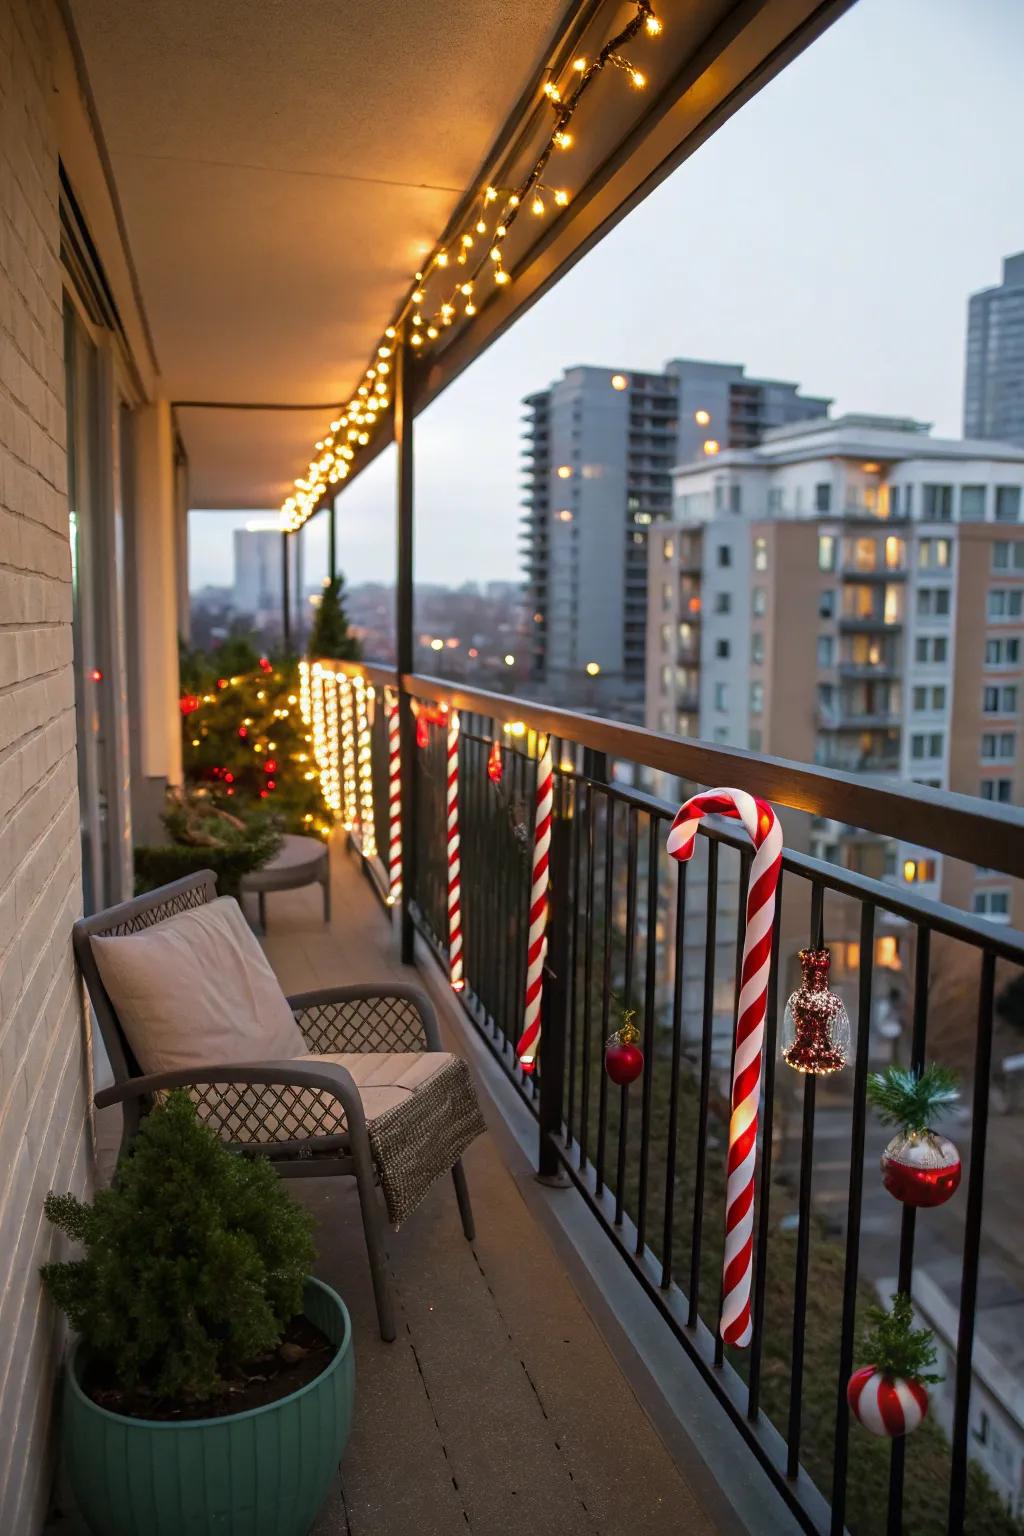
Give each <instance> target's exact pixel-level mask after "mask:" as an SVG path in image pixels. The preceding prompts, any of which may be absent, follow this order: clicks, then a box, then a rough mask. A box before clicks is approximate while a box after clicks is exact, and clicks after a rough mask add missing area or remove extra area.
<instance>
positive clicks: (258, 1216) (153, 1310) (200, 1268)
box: [42, 1089, 314, 1403]
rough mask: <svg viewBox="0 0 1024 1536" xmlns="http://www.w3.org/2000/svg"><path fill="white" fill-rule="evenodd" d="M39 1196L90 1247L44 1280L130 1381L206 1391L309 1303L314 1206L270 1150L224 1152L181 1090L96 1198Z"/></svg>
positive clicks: (96, 1358)
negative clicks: (267, 1155)
mask: <svg viewBox="0 0 1024 1536" xmlns="http://www.w3.org/2000/svg"><path fill="white" fill-rule="evenodd" d="M44 1208H45V1211H46V1215H47V1216H48V1217H49V1219H50V1221H52V1222H53V1223H54V1225H55V1226H57V1227H59V1228H60V1230H61V1231H62V1232H64V1233H66V1234H67V1236H68V1237H70V1238H72V1239H73V1240H74V1241H75V1242H78V1243H81V1244H82V1246H83V1247H84V1249H85V1257H84V1258H81V1259H74V1260H71V1261H70V1262H65V1263H56V1264H46V1265H44V1266H43V1269H42V1276H43V1281H44V1283H45V1285H46V1287H47V1290H48V1291H49V1292H50V1295H51V1296H52V1297H53V1299H54V1301H55V1302H56V1303H57V1305H58V1306H59V1307H60V1308H61V1310H62V1311H63V1312H65V1313H67V1316H68V1319H69V1321H70V1323H71V1326H72V1327H73V1328H74V1329H75V1330H76V1332H77V1333H79V1334H80V1335H81V1337H82V1340H83V1343H84V1346H85V1349H86V1351H87V1354H88V1358H89V1360H90V1362H91V1363H92V1364H93V1365H94V1366H95V1367H96V1369H97V1370H98V1371H99V1372H101V1373H102V1376H103V1378H104V1380H109V1381H110V1382H111V1383H112V1384H113V1385H115V1386H117V1387H118V1388H120V1389H122V1390H124V1391H126V1392H128V1393H132V1394H136V1395H138V1396H139V1397H142V1398H171V1399H174V1400H175V1401H178V1402H186V1403H187V1402H202V1401H205V1400H207V1399H209V1398H210V1397H212V1396H214V1395H215V1394H216V1393H217V1391H218V1390H219V1389H221V1388H222V1387H223V1386H224V1382H225V1377H226V1376H228V1375H230V1374H231V1373H232V1371H236V1370H237V1368H238V1367H239V1366H241V1365H243V1364H244V1363H245V1362H246V1361H250V1360H253V1359H256V1358H258V1357H259V1356H261V1355H265V1354H268V1353H269V1352H270V1351H271V1350H273V1349H275V1348H276V1347H277V1345H278V1344H279V1343H280V1340H281V1335H282V1333H283V1330H284V1328H285V1326H286V1324H287V1323H288V1322H289V1320H290V1319H291V1318H292V1317H294V1316H296V1315H297V1314H298V1313H299V1312H300V1311H301V1310H302V1291H303V1281H304V1279H305V1276H306V1275H307V1274H308V1273H309V1271H310V1268H311V1267H312V1263H313V1258H314V1249H313V1239H312V1218H311V1217H310V1216H309V1214H308V1212H306V1211H304V1210H303V1209H302V1207H301V1206H298V1205H296V1204H295V1202H294V1201H293V1200H292V1199H291V1197H290V1196H289V1195H288V1194H287V1192H286V1191H285V1189H284V1186H283V1185H282V1184H281V1182H280V1181H279V1179H278V1177H277V1175H276V1174H275V1173H274V1170H273V1168H272V1167H271V1166H270V1164H269V1162H267V1161H266V1160H265V1159H262V1158H261V1159H246V1158H242V1157H239V1156H237V1155H236V1154H234V1153H231V1152H229V1151H228V1150H227V1148H226V1147H225V1146H224V1145H223V1143H222V1142H221V1141H220V1140H219V1139H218V1137H217V1136H216V1135H215V1134H214V1132H213V1131H212V1130H211V1129H210V1128H209V1126H205V1125H203V1124H202V1123H201V1121H200V1120H199V1119H198V1117H197V1114H196V1109H195V1106H194V1104H193V1103H192V1101H191V1099H190V1098H189V1097H188V1095H187V1094H186V1093H185V1092H184V1090H180V1089H179V1090H177V1091H176V1092H174V1093H172V1094H170V1095H169V1096H168V1098H167V1099H166V1100H165V1101H164V1103H163V1104H161V1105H159V1106H158V1107H157V1108H156V1109H155V1110H153V1112H152V1113H151V1114H150V1115H148V1116H147V1117H146V1119H145V1120H144V1121H143V1123H142V1126H141V1128H140V1130H139V1133H138V1136H137V1138H136V1141H135V1145H134V1148H133V1150H132V1152H131V1154H130V1156H129V1157H128V1158H126V1159H125V1160H124V1162H122V1164H121V1166H120V1169H119V1171H118V1179H117V1183H116V1184H115V1185H114V1187H113V1188H112V1189H106V1190H102V1191H101V1192H100V1193H99V1194H98V1195H97V1196H96V1199H95V1200H94V1201H93V1203H92V1205H85V1204H83V1203H82V1201H80V1200H78V1199H76V1197H75V1196H74V1195H70V1194H68V1195H55V1194H53V1193H51V1194H49V1195H48V1196H47V1198H46V1204H45V1207H44Z"/></svg>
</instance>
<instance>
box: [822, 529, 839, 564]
mask: <svg viewBox="0 0 1024 1536" xmlns="http://www.w3.org/2000/svg"><path fill="white" fill-rule="evenodd" d="M835 568H836V541H835V539H834V537H833V536H832V534H831V533H823V534H821V535H820V537H819V539H818V569H819V571H834V570H835Z"/></svg>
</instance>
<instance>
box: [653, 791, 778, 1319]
mask: <svg viewBox="0 0 1024 1536" xmlns="http://www.w3.org/2000/svg"><path fill="white" fill-rule="evenodd" d="M702 816H733V817H735V818H736V819H737V820H738V821H741V822H742V823H743V825H744V827H745V828H746V830H747V832H748V833H749V834H750V840H751V842H752V843H753V845H754V849H755V853H754V861H753V863H752V865H751V867H750V887H749V890H748V893H747V927H746V932H745V934H744V936H743V961H742V966H741V969H740V996H739V1007H738V1009H737V1018H736V1057H735V1061H734V1064H733V1073H732V1114H731V1116H730V1119H729V1161H728V1175H727V1179H726V1191H725V1257H724V1262H723V1273H722V1293H723V1295H722V1321H721V1325H720V1326H721V1334H722V1338H723V1339H724V1340H725V1342H726V1343H727V1344H749V1343H750V1335H751V1331H752V1330H751V1321H750V1275H751V1267H752V1262H751V1261H752V1258H753V1251H754V1161H755V1158H756V1155H757V1112H758V1103H759V1100H760V1097H761V1053H762V1048H763V1044H764V1019H765V1013H766V1011H767V1007H768V973H769V969H770V966H771V952H772V923H773V921H774V918H775V892H776V889H777V887H778V884H779V874H780V872H781V870H782V828H781V826H780V825H779V821H778V818H777V817H776V815H775V812H774V811H773V810H772V808H771V806H770V805H769V804H768V802H767V801H766V800H755V799H754V796H753V795H748V794H747V793H746V792H745V791H744V790H742V789H711V790H708V791H707V793H706V794H703V795H694V796H693V798H692V799H690V800H687V802H686V804H685V805H683V806H681V807H680V809H679V811H678V813H677V815H676V819H675V821H674V822H673V823H672V828H671V831H670V832H669V834H668V851H669V853H670V854H671V855H672V857H673V858H676V859H680V860H684V859H688V858H689V857H690V855H691V854H692V853H693V848H694V843H695V841H696V836H697V826H698V823H699V822H700V819H701V817H702Z"/></svg>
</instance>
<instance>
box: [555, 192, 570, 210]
mask: <svg viewBox="0 0 1024 1536" xmlns="http://www.w3.org/2000/svg"><path fill="white" fill-rule="evenodd" d="M568 201H569V194H568V192H563V191H562V190H561V189H559V191H557V192H556V193H555V202H556V203H557V204H558V206H559V208H564V207H565V206H566V204H567V203H568Z"/></svg>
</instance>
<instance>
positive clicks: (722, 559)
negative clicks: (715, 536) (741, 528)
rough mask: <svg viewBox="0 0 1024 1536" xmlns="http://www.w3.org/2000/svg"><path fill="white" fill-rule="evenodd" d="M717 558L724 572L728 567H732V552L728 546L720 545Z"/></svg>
mask: <svg viewBox="0 0 1024 1536" xmlns="http://www.w3.org/2000/svg"><path fill="white" fill-rule="evenodd" d="M716 558H717V560H718V564H719V567H720V568H721V569H722V570H725V569H726V568H727V567H728V566H730V565H732V550H731V548H730V547H729V545H728V544H719V546H718V550H717V553H716Z"/></svg>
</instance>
